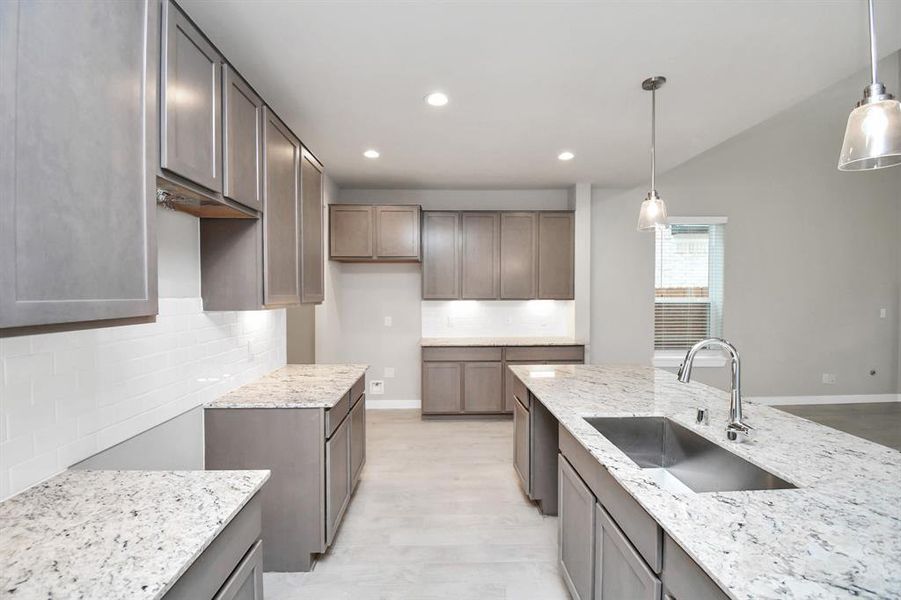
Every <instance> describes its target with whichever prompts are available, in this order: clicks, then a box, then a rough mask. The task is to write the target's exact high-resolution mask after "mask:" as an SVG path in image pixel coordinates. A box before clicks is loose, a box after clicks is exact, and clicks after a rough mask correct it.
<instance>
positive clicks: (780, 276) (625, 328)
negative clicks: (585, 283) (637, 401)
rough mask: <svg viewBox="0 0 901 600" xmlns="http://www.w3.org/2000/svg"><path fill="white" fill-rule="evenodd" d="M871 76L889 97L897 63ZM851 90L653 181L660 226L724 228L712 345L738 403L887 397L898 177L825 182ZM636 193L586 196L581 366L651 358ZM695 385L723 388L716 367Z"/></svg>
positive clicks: (650, 251)
mask: <svg viewBox="0 0 901 600" xmlns="http://www.w3.org/2000/svg"><path fill="white" fill-rule="evenodd" d="M884 63H885V64H884V65H882V69H881V73H883V74H884V79H885V83H886V84H887V85H888V86H889V88H890V89H892V90H896V91H897V90H899V87H901V86H899V82H898V79H899V66H898V55H897V54H896V55H894V56H892V57H890V58H889V59H886V60H885V61H884ZM673 83H674V84H675V83H676V82H673ZM864 83H865V75H864V74H863V73H861V74H859V75H857V76H855V77H853V78H850V79H848V80H846V81H843V82H841V83H839V84H837V85H834V86H832V87H830V88H828V89H826V90H825V91H823V92H821V93H819V94H817V95H816V96H815V97H814V98H811V99H810V100H809V101H806V102H804V103H802V104H800V105H798V106H795V107H793V108H791V109H789V110H787V111H785V112H783V113H781V114H779V115H777V116H775V117H773V118H771V119H769V120H767V121H765V122H764V123H761V124H759V125H757V126H755V127H753V128H751V129H749V130H747V131H745V132H744V133H742V134H740V135H738V136H736V137H734V138H732V139H730V140H728V141H726V142H724V143H723V144H720V145H719V146H717V147H715V148H713V149H711V150H709V151H707V152H705V153H703V154H701V155H699V156H697V157H696V158H694V159H692V160H690V161H688V162H686V163H684V164H682V165H681V166H679V167H677V168H675V169H672V170H671V171H669V172H667V173H664V174H662V175H661V176H659V177H658V189H659V191H660V194H661V196H662V197H663V198H664V200H666V202H667V206H668V208H669V212H670V215H672V216H726V217H728V219H729V223H728V225H727V226H726V273H725V306H724V334H725V336H726V337H727V338H729V339H731V340H732V341H733V342H734V343H735V344H736V345H737V347H738V348H739V350H740V351H741V353H742V358H743V363H742V366H743V369H744V390H745V393H746V394H750V395H780V396H781V395H832V394H882V393H894V392H896V391H898V390H899V385H901V383H899V371H901V357H899V335H901V334H899V332H901V324H899V318H898V312H899V308H901V295H899V284H901V248H899V244H901V214H899V211H901V167H896V168H893V169H887V170H882V171H875V172H865V173H841V172H839V171H838V170H837V169H836V162H837V160H838V152H839V149H840V146H841V142H842V136H843V133H844V129H845V122H846V120H847V117H848V113H849V111H850V109H851V108H852V107H853V104H854V102H856V101H857V99H858V98H859V97H860V95H861V90H862V88H863V85H864ZM661 110H666V106H665V101H664V104H663V105H662V108H661ZM665 134H666V132H665V131H661V135H665ZM646 192H647V189H646V187H645V186H644V185H643V186H640V187H638V188H636V189H633V190H631V191H629V192H625V193H620V192H611V191H607V190H598V189H596V190H594V193H593V196H594V205H593V211H592V218H593V227H592V234H593V243H592V253H593V256H592V288H593V292H592V301H593V304H592V311H591V315H592V336H591V337H592V360H593V362H632V363H645V364H647V363H649V362H650V359H651V354H652V345H653V281H654V277H653V268H654V236H653V235H650V234H646V233H645V234H642V233H638V232H636V230H635V226H636V220H637V217H638V208H639V205H640V203H641V201H642V199H643V197H644V195H645V193H646ZM880 308H886V309H888V318H886V319H880V318H879V309H880ZM871 369H874V370H875V371H876V374H875V375H872V376H871V375H870V374H869V371H870V370H871ZM697 373H698V376H697V378H698V379H699V380H702V381H706V382H708V383H712V384H714V385H717V386H719V387H724V388H725V387H727V386H728V382H729V381H728V372H727V368H724V369H699V370H698V371H697ZM823 373H834V374H836V376H837V382H836V383H835V384H834V385H825V384H823V383H822V374H823Z"/></svg>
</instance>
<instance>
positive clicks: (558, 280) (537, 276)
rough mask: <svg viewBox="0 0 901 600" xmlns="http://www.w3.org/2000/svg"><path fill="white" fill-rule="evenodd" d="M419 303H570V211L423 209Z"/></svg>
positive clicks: (572, 240) (572, 250)
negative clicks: (518, 301) (479, 301)
mask: <svg viewBox="0 0 901 600" xmlns="http://www.w3.org/2000/svg"><path fill="white" fill-rule="evenodd" d="M422 223H423V232H422V245H423V250H422V252H423V261H422V298H423V300H531V299H535V298H543V299H555V300H572V299H573V297H574V276H575V275H574V261H575V236H574V231H575V229H574V224H575V221H574V213H572V212H569V211H553V212H542V211H538V212H536V211H509V212H497V211H467V212H453V211H424V212H423V217H422Z"/></svg>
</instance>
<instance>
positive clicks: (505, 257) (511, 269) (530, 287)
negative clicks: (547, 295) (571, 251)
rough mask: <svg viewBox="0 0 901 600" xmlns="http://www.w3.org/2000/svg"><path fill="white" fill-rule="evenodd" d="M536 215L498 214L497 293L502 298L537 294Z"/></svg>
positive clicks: (518, 213)
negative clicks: (498, 271) (499, 240)
mask: <svg viewBox="0 0 901 600" xmlns="http://www.w3.org/2000/svg"><path fill="white" fill-rule="evenodd" d="M537 255H538V215H537V214H536V213H533V212H510V213H501V249H500V261H501V266H500V274H501V275H500V276H501V282H500V293H501V299H503V300H529V299H532V298H535V297H536V296H537V295H538V269H537V268H536V266H537V263H538V256H537Z"/></svg>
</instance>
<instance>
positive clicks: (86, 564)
mask: <svg viewBox="0 0 901 600" xmlns="http://www.w3.org/2000/svg"><path fill="white" fill-rule="evenodd" d="M268 478H269V473H268V471H67V472H65V473H62V474H60V475H57V476H56V477H53V478H52V479H50V480H48V481H46V482H44V483H41V484H38V485H36V486H34V487H32V488H30V489H28V490H26V491H24V492H22V493H21V494H18V495H16V496H13V497H12V498H10V499H8V500H6V501H4V502H3V503H0V596H2V597H4V598H7V597H8V598H28V599H31V598H118V599H123V600H126V599H129V600H130V599H134V600H144V599H146V600H152V599H156V598H163V597H166V598H201V597H207V598H210V597H212V596H213V595H214V594H216V592H217V591H218V590H220V589H222V588H224V587H225V586H227V585H230V584H232V583H244V582H245V581H247V580H248V579H249V578H252V579H255V583H256V584H258V585H257V590H258V591H259V592H260V593H257V594H256V595H254V596H253V597H254V598H262V595H261V590H262V588H261V586H262V570H261V568H260V569H256V572H253V568H254V567H255V566H257V563H256V562H255V561H258V560H259V555H260V543H261V542H260V541H259V538H260V512H259V511H260V506H259V502H258V495H257V492H259V491H260V488H262V487H263V484H264V483H266V480H267V479H268ZM245 565H247V566H249V567H250V570H248V569H242V567H243V566H245ZM230 574H231V576H230ZM239 577H240V578H241V581H240V582H239V581H237V578H239ZM232 580H235V581H234V582H232Z"/></svg>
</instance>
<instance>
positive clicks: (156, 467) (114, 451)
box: [72, 406, 203, 471]
mask: <svg viewBox="0 0 901 600" xmlns="http://www.w3.org/2000/svg"><path fill="white" fill-rule="evenodd" d="M72 468H73V469H122V470H148V471H182V470H199V469H203V408H201V407H199V406H198V407H197V408H193V409H191V410H189V411H187V412H184V413H182V414H180V415H179V416H177V417H175V418H174V419H170V420H168V421H166V422H165V423H160V424H159V425H157V426H156V427H152V428H150V429H148V430H147V431H145V432H143V433H140V434H138V435H136V436H134V437H133V438H131V439H128V440H125V441H124V442H122V443H120V444H116V445H115V446H113V447H112V448H108V449H106V450H104V451H102V452H98V453H97V454H95V455H94V456H91V457H90V458H87V459H85V460H83V461H81V462H79V463H77V464H75V465H72Z"/></svg>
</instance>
